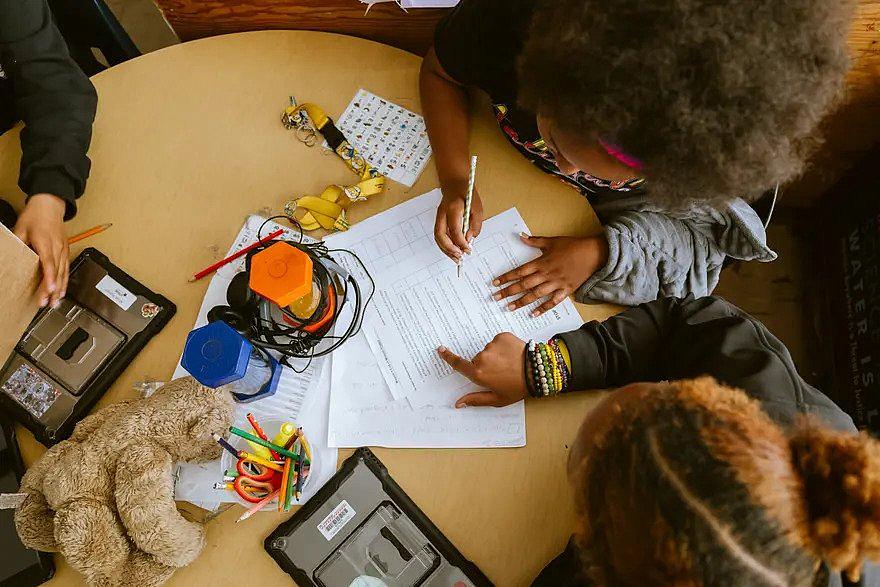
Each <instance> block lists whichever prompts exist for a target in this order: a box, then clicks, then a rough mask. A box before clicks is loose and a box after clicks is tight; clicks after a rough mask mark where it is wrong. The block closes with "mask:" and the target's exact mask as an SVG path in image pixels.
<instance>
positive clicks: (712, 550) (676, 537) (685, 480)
mask: <svg viewBox="0 0 880 587" xmlns="http://www.w3.org/2000/svg"><path fill="white" fill-rule="evenodd" d="M576 479H577V481H576V482H575V483H576V485H575V487H576V496H575V499H576V503H577V508H578V510H579V513H580V515H581V517H582V519H583V521H584V530H583V534H581V535H579V536H578V543H579V546H580V549H581V553H582V556H583V559H584V562H585V568H586V569H588V573H589V574H590V575H591V577H592V578H593V579H594V580H596V581H597V582H598V583H599V584H602V585H630V584H639V585H670V584H673V585H678V586H684V585H701V586H709V585H716V586H725V585H773V586H786V585H790V586H793V587H797V586H803V587H807V586H811V585H814V584H817V583H818V582H819V580H821V578H822V577H821V575H822V572H821V571H819V572H817V563H818V562H819V561H825V562H826V563H827V564H828V565H829V566H830V567H831V568H834V569H842V570H845V571H847V572H849V573H850V576H851V577H852V576H857V574H858V570H859V568H860V565H861V563H862V560H863V558H865V557H867V558H872V559H876V558H878V557H880V442H877V441H876V440H874V439H871V438H870V437H868V436H867V435H855V434H844V433H840V432H833V431H829V430H825V429H822V428H820V427H818V426H816V425H815V424H813V423H811V422H809V421H806V420H805V421H803V422H801V423H800V424H799V425H798V426H797V427H796V428H795V429H794V431H793V432H792V433H791V434H790V435H786V434H785V433H784V432H783V431H782V430H781V429H780V428H779V427H778V426H777V425H776V424H774V423H773V421H771V420H770V418H769V417H768V416H767V415H766V414H765V413H764V412H763V411H762V410H761V407H760V405H759V404H758V402H756V401H754V400H752V399H750V398H748V397H747V396H746V394H745V393H744V392H742V391H740V390H737V389H732V388H729V387H725V386H723V385H720V384H718V383H717V382H716V381H715V380H714V379H712V378H710V377H703V378H700V379H695V380H687V381H677V382H672V383H670V384H663V385H658V386H657V387H656V388H655V389H652V390H651V393H650V394H648V396H647V399H646V400H644V401H643V402H642V403H641V404H640V405H639V406H638V407H636V408H635V409H634V410H631V411H627V412H622V413H621V417H619V419H618V420H617V422H616V423H615V425H614V426H612V427H611V428H610V429H609V430H608V431H606V432H605V433H604V435H603V436H602V437H601V438H599V439H597V441H596V445H595V448H593V449H592V451H591V452H590V453H589V456H588V458H587V460H586V464H585V465H583V470H582V471H581V473H580V474H579V475H578V476H576ZM627 525H629V526H633V525H635V526H636V527H637V528H638V531H637V532H635V534H632V531H631V530H629V531H628V530H626V529H625V527H626V526H627ZM627 532H630V534H627ZM633 535H634V536H636V537H637V539H638V540H639V542H640V544H641V548H642V557H641V560H640V561H638V563H637V562H636V561H627V566H628V568H626V569H622V568H620V567H621V565H615V564H614V561H615V552H616V551H620V550H626V548H621V546H630V544H629V543H631V541H632V537H633ZM628 541H629V543H628ZM619 558H620V557H617V560H619ZM636 564H638V565H639V566H638V568H633V567H634V566H635V565H636ZM633 573H635V574H636V575H637V577H638V578H637V579H636V582H634V581H633V580H631V578H632V577H633V576H634V575H633ZM826 583H827V581H826Z"/></svg>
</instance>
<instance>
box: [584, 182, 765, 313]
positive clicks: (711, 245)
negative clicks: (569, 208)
mask: <svg viewBox="0 0 880 587" xmlns="http://www.w3.org/2000/svg"><path fill="white" fill-rule="evenodd" d="M594 209H595V210H596V213H597V214H598V215H599V218H600V219H602V220H603V222H604V223H605V236H606V238H607V239H608V251H609V253H608V263H606V265H605V267H604V268H602V269H600V270H599V271H597V272H596V273H594V274H593V276H592V277H590V278H589V279H588V280H587V281H586V282H585V283H584V284H583V285H581V287H580V288H578V290H577V291H576V292H575V299H577V300H578V301H579V302H584V303H590V302H611V303H615V304H622V305H629V306H632V305H636V304H641V303H644V302H649V301H652V300H655V299H657V298H662V297H667V296H676V297H683V296H686V295H688V294H693V295H695V296H697V297H701V296H707V295H709V294H711V293H712V290H714V289H715V286H716V285H717V284H718V278H719V276H720V274H721V269H722V266H723V263H724V260H725V258H726V257H731V258H734V259H739V260H743V261H763V262H767V261H773V260H774V259H776V253H775V252H773V251H772V250H771V249H770V248H769V247H768V246H767V234H766V232H765V230H764V226H763V224H762V223H761V219H760V218H759V217H758V215H757V214H756V213H755V211H754V210H752V208H751V207H750V206H749V205H748V204H747V203H746V202H745V201H743V200H741V199H736V200H734V201H732V202H730V203H728V204H726V205H723V207H721V208H716V207H714V206H713V205H712V204H710V203H694V204H692V205H690V206H689V207H688V208H686V209H683V210H679V211H669V210H664V209H663V208H662V207H660V206H658V205H656V204H654V203H652V202H651V201H649V200H648V199H646V198H645V197H644V196H640V195H634V196H632V197H629V198H626V197H622V198H615V199H611V200H609V201H606V202H605V203H601V204H595V205H594Z"/></svg>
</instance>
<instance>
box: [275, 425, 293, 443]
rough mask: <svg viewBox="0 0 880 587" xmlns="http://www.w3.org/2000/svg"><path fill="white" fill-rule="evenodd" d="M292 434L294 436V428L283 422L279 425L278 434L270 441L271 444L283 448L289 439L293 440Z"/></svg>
mask: <svg viewBox="0 0 880 587" xmlns="http://www.w3.org/2000/svg"><path fill="white" fill-rule="evenodd" d="M294 434H296V426H294V425H293V424H291V423H290V422H285V423H284V424H282V425H281V429H280V430H278V434H276V435H275V438H273V439H272V444H274V445H276V446H281V447H285V446H287V443H288V442H289V441H290V439H291V438H293V435H294Z"/></svg>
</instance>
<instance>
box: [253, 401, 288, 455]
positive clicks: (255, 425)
mask: <svg viewBox="0 0 880 587" xmlns="http://www.w3.org/2000/svg"><path fill="white" fill-rule="evenodd" d="M247 421H248V422H250V423H251V428H253V429H254V432H256V433H257V436H259V437H260V438H262V439H263V440H267V441H268V440H269V437H268V436H266V433H265V432H263V428H262V426H260V423H259V422H257V419H256V418H254V415H253V414H251V413H250V412H248V415H247ZM264 448H265V447H264ZM269 454H271V455H272V459H273V460H276V461H277V460H279V459H280V458H281V457H280V456H278V453H277V452H275V451H274V450H271V449H269Z"/></svg>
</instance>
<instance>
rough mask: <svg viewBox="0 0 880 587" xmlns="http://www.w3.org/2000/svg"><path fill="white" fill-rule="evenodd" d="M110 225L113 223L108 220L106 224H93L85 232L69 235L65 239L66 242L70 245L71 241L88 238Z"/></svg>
mask: <svg viewBox="0 0 880 587" xmlns="http://www.w3.org/2000/svg"><path fill="white" fill-rule="evenodd" d="M111 226H113V223H112V222H108V223H107V224H101V225H100V226H95V227H93V228H90V229H88V230H87V231H85V232H81V233H79V234H75V235H73V236H72V237H70V238H69V239H67V244H69V245H72V244H73V243H76V242H79V241H81V240H83V239H85V238H89V237H90V236H93V235H96V234H98V233H101V232H104V231H105V230H107V229H108V228H110V227H111Z"/></svg>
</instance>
